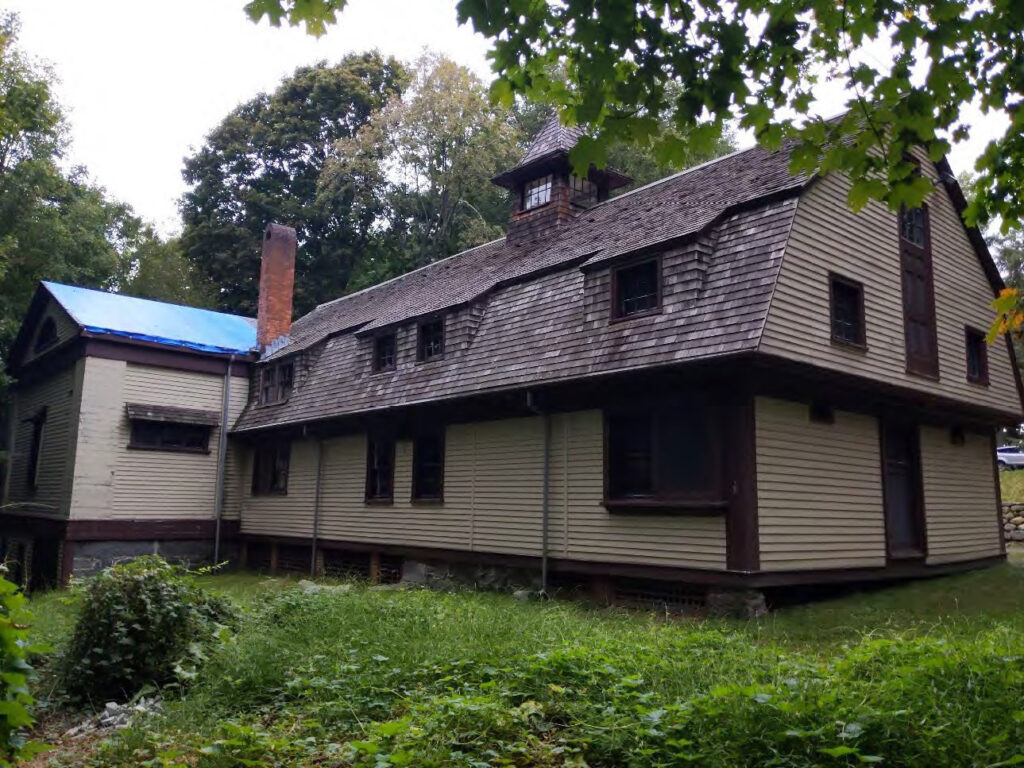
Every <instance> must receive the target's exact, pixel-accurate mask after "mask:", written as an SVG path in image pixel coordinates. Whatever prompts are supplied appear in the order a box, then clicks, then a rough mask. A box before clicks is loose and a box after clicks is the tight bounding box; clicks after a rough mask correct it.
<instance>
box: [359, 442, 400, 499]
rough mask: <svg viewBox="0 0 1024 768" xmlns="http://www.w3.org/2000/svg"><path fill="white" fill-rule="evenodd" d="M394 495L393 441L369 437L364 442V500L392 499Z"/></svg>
mask: <svg viewBox="0 0 1024 768" xmlns="http://www.w3.org/2000/svg"><path fill="white" fill-rule="evenodd" d="M394 496H395V441H394V440H393V439H391V438H380V437H371V438H370V439H369V440H367V442H366V500H367V501H392V500H393V499H394Z"/></svg>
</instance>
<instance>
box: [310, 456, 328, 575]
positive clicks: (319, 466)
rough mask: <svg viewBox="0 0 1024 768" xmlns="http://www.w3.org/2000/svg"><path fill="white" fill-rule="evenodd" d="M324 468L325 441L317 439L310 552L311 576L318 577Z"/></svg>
mask: <svg viewBox="0 0 1024 768" xmlns="http://www.w3.org/2000/svg"><path fill="white" fill-rule="evenodd" d="M323 468H324V441H323V440H322V439H319V438H318V439H317V441H316V486H315V490H314V492H313V544H312V548H311V550H310V553H309V577H310V578H311V579H313V578H316V545H317V533H318V532H319V530H320V479H321V477H323Z"/></svg>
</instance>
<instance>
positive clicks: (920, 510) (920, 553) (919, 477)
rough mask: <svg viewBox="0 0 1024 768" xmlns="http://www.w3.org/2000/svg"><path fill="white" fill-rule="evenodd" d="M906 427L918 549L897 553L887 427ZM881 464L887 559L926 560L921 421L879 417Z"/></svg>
mask: <svg viewBox="0 0 1024 768" xmlns="http://www.w3.org/2000/svg"><path fill="white" fill-rule="evenodd" d="M888 427H891V428H893V429H903V430H905V431H906V432H907V433H908V434H910V435H911V439H910V456H909V459H910V465H911V466H910V468H909V471H910V472H911V473H912V478H911V479H912V481H913V484H914V508H913V510H912V518H911V522H912V524H913V525H914V534H915V539H916V541H915V543H914V544H915V548H914V551H913V552H909V553H908V552H902V553H900V552H895V551H893V549H892V532H891V531H890V526H889V519H890V516H891V514H893V512H892V510H891V509H890V506H889V505H890V496H889V492H888V487H887V486H888V483H889V482H890V478H889V477H888V471H887V455H888V453H887V448H888V447H887V445H886V431H887V428H888ZM878 449H879V455H878V465H879V472H880V473H881V478H882V522H883V523H884V528H885V560H886V562H887V563H888V564H889V565H893V564H896V563H903V562H908V561H911V562H924V561H925V560H927V558H928V524H927V518H926V516H925V499H924V477H923V472H922V468H921V427H920V425H919V424H917V423H915V422H912V421H908V420H906V419H901V418H898V417H892V416H884V417H881V418H879V419H878Z"/></svg>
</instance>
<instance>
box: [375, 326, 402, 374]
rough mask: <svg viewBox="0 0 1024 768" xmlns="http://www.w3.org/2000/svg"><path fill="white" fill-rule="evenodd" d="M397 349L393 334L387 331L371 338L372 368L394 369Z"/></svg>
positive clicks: (381, 369) (379, 369) (378, 369)
mask: <svg viewBox="0 0 1024 768" xmlns="http://www.w3.org/2000/svg"><path fill="white" fill-rule="evenodd" d="M397 349H398V343H397V340H396V338H395V334H393V333H389V334H386V335H384V336H377V337H376V338H375V339H374V340H373V370H375V371H393V370H395V358H396V352H397Z"/></svg>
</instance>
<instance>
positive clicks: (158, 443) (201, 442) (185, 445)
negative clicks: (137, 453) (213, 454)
mask: <svg viewBox="0 0 1024 768" xmlns="http://www.w3.org/2000/svg"><path fill="white" fill-rule="evenodd" d="M210 429H211V428H210V427H209V426H207V425H205V424H176V423H174V422H168V421H141V420H133V421H132V436H131V442H129V443H128V447H129V448H137V449H141V450H147V451H181V452H184V453H207V452H209V445H210Z"/></svg>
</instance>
